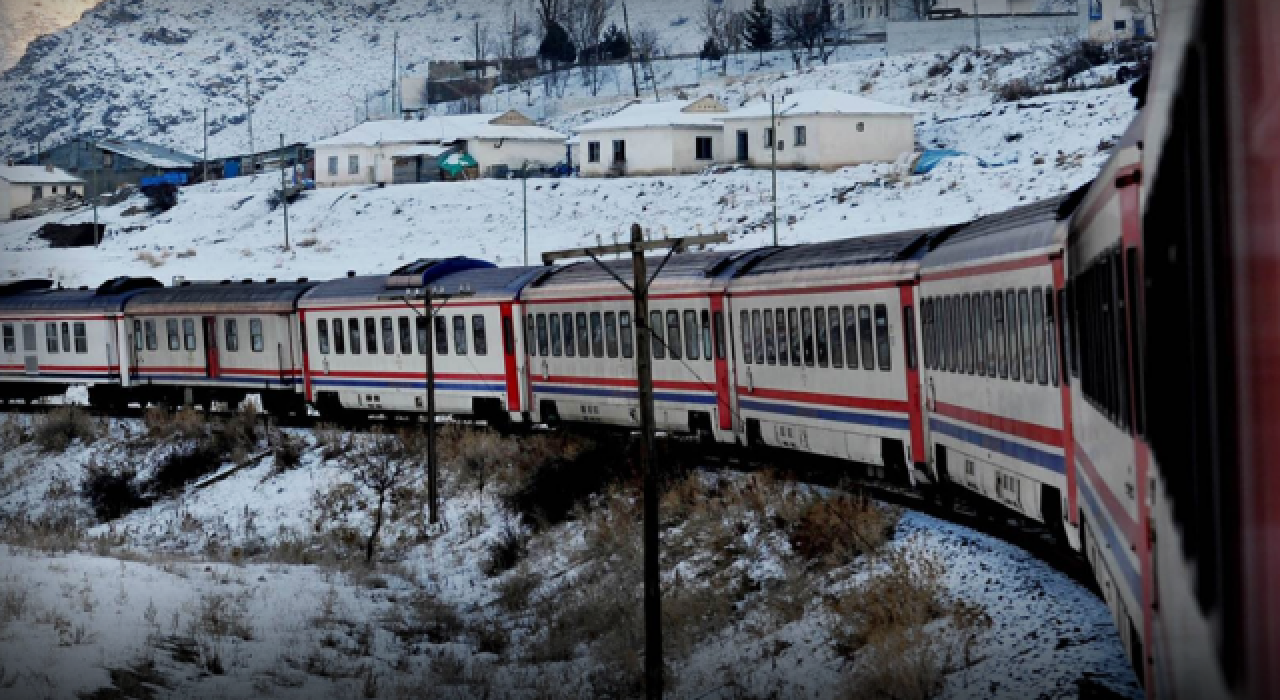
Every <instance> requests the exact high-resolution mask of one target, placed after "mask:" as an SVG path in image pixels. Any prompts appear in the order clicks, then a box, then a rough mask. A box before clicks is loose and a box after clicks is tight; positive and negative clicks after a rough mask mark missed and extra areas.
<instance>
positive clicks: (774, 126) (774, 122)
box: [769, 95, 795, 245]
mask: <svg viewBox="0 0 1280 700" xmlns="http://www.w3.org/2000/svg"><path fill="white" fill-rule="evenodd" d="M777 103H778V98H777V97H775V96H774V95H770V96H769V158H770V160H771V161H772V167H771V168H770V170H771V171H772V176H773V244H774V245H778V106H777ZM792 145H795V144H792Z"/></svg>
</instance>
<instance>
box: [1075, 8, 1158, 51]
mask: <svg viewBox="0 0 1280 700" xmlns="http://www.w3.org/2000/svg"><path fill="white" fill-rule="evenodd" d="M1081 2H1082V3H1085V4H1086V5H1088V4H1090V3H1091V2H1093V0H1081ZM1097 2H1098V6H1099V9H1101V10H1102V19H1099V20H1090V21H1089V38H1090V39H1096V40H1098V41H1111V40H1114V39H1128V38H1131V37H1134V36H1136V32H1135V31H1134V30H1135V28H1136V27H1137V23H1138V22H1139V21H1141V22H1142V24H1143V29H1144V33H1145V35H1146V36H1149V37H1154V36H1155V35H1156V28H1157V27H1156V26H1155V25H1156V24H1158V22H1159V13H1160V11H1161V10H1162V6H1163V5H1164V3H1163V2H1160V1H1159V0H1157V2H1156V12H1157V17H1154V18H1153V17H1151V15H1150V13H1148V12H1145V11H1144V10H1143V9H1140V8H1138V7H1133V6H1132V5H1130V4H1128V3H1125V2H1121V0H1097ZM1141 6H1142V7H1143V8H1145V7H1147V3H1146V2H1145V0H1144V2H1142V3H1141ZM1116 22H1124V28H1123V29H1116Z"/></svg>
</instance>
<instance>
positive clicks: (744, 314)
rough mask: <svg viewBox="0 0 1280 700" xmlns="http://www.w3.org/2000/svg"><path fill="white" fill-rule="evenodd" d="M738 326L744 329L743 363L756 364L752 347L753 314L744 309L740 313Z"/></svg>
mask: <svg viewBox="0 0 1280 700" xmlns="http://www.w3.org/2000/svg"><path fill="white" fill-rule="evenodd" d="M738 319H739V320H738V325H739V326H741V327H742V361H743V363H744V364H748V365H753V364H755V362H756V360H755V354H754V353H755V350H754V348H752V347H751V312H750V311H748V310H747V309H743V310H742V311H740V312H739V313H738Z"/></svg>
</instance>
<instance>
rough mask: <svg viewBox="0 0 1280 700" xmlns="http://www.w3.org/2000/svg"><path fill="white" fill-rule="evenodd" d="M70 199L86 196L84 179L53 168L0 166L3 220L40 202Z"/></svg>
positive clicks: (0, 206) (0, 204)
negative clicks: (38, 200) (53, 198)
mask: <svg viewBox="0 0 1280 700" xmlns="http://www.w3.org/2000/svg"><path fill="white" fill-rule="evenodd" d="M69 196H76V197H83V196H84V180H81V179H80V178H78V177H76V176H74V175H71V174H70V173H67V172H66V171H63V170H59V169H58V168H55V167H53V166H52V165H0V221H8V220H9V219H10V218H12V216H13V210H14V209H17V208H19V207H25V206H26V205H28V204H30V203H32V202H34V201H35V200H37V199H44V198H46V197H69Z"/></svg>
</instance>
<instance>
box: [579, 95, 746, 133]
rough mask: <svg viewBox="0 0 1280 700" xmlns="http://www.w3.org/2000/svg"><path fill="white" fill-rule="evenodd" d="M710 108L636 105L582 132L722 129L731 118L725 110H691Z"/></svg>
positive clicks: (687, 103) (683, 103)
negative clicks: (726, 119)
mask: <svg viewBox="0 0 1280 700" xmlns="http://www.w3.org/2000/svg"><path fill="white" fill-rule="evenodd" d="M716 104H718V103H716ZM710 105H711V103H709V102H707V99H706V98H700V99H697V100H672V101H670V102H649V103H637V104H632V105H628V106H627V107H625V108H623V109H621V110H619V111H617V112H614V113H613V114H611V115H609V116H607V117H604V118H603V119H597V120H595V121H592V122H587V123H586V124H583V125H582V126H580V127H578V132H579V133H584V132H591V131H615V130H618V129H652V128H662V127H719V126H720V122H719V120H720V119H722V118H723V117H725V116H726V114H727V113H726V111H725V110H724V109H723V108H721V109H713V108H704V109H690V108H691V107H695V106H702V107H709V106H710Z"/></svg>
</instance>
